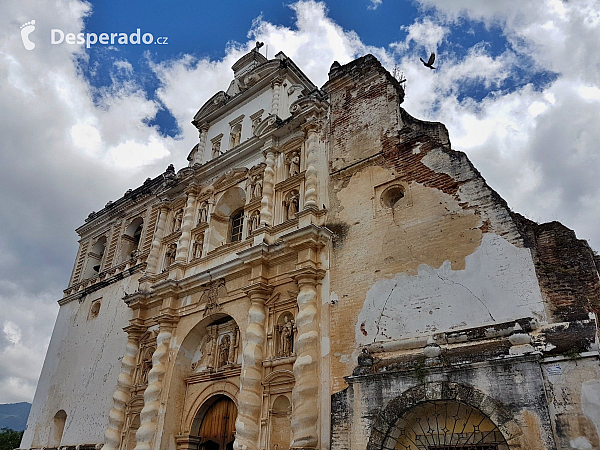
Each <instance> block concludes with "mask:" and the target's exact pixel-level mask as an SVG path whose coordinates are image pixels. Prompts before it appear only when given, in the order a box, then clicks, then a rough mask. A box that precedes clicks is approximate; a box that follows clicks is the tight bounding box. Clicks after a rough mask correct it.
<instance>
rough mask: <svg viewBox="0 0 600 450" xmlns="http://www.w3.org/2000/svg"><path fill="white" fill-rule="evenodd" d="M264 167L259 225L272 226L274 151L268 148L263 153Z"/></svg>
mask: <svg viewBox="0 0 600 450" xmlns="http://www.w3.org/2000/svg"><path fill="white" fill-rule="evenodd" d="M265 159H266V167H265V172H264V176H263V195H262V200H261V202H260V206H261V208H260V223H261V225H266V226H271V225H272V224H273V199H274V197H275V151H274V150H273V149H272V148H269V149H268V150H266V152H265Z"/></svg>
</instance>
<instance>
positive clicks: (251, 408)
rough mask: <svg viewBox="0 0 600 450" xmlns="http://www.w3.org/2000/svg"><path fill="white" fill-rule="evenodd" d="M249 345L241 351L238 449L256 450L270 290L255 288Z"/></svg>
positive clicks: (249, 293)
mask: <svg viewBox="0 0 600 450" xmlns="http://www.w3.org/2000/svg"><path fill="white" fill-rule="evenodd" d="M248 295H249V296H250V310H249V311H248V326H247V328H246V344H245V345H244V347H243V352H242V374H241V377H240V395H239V397H238V416H237V419H236V421H235V443H234V444H233V448H234V449H235V450H257V449H258V448H259V443H258V434H259V430H260V411H261V404H262V385H261V381H262V378H263V367H262V362H263V359H264V356H265V341H266V330H265V318H266V312H265V302H266V300H267V298H268V295H269V290H268V289H265V288H258V289H252V290H250V291H249V292H248Z"/></svg>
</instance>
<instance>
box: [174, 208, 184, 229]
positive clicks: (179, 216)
mask: <svg viewBox="0 0 600 450" xmlns="http://www.w3.org/2000/svg"><path fill="white" fill-rule="evenodd" d="M182 221H183V209H180V210H179V211H177V214H175V219H174V221H173V231H179V230H181V222H182Z"/></svg>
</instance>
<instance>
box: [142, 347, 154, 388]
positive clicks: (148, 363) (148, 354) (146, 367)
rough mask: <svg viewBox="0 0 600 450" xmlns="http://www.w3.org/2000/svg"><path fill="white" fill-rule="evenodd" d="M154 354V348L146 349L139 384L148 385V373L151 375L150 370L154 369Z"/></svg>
mask: <svg viewBox="0 0 600 450" xmlns="http://www.w3.org/2000/svg"><path fill="white" fill-rule="evenodd" d="M153 353H154V348H153V347H150V348H148V349H146V351H145V352H144V359H143V360H142V364H141V366H142V367H141V373H140V379H139V384H148V373H150V369H152V354H153Z"/></svg>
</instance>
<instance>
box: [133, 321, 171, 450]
mask: <svg viewBox="0 0 600 450" xmlns="http://www.w3.org/2000/svg"><path fill="white" fill-rule="evenodd" d="M172 332H173V322H172V321H165V322H161V323H160V325H159V332H158V336H157V337H156V350H155V351H154V353H153V354H152V369H151V370H150V372H149V373H148V386H147V387H146V390H145V391H144V407H143V408H142V412H141V413H140V428H139V429H138V430H137V433H136V434H135V438H136V441H137V442H136V445H135V449H134V450H151V448H152V440H153V439H154V436H155V435H156V422H157V418H158V410H159V408H160V395H161V393H162V389H163V377H164V375H165V371H166V366H165V363H166V360H167V353H168V352H169V343H170V341H171V336H172Z"/></svg>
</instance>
